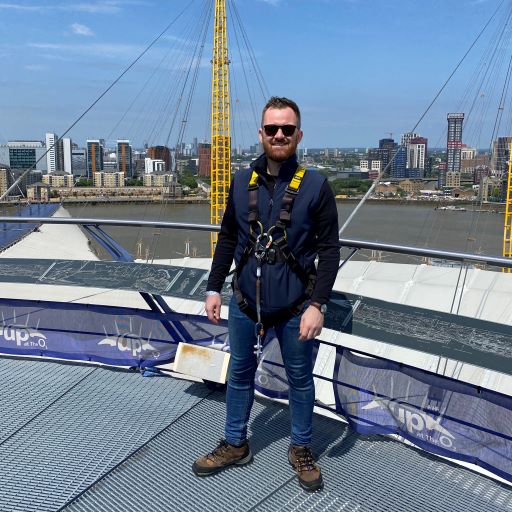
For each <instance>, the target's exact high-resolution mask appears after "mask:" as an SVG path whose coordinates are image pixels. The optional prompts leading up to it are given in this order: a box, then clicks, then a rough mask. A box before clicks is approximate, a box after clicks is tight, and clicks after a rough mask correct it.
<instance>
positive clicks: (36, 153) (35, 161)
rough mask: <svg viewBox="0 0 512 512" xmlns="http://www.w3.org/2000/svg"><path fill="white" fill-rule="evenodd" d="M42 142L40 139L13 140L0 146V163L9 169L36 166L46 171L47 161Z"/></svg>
mask: <svg viewBox="0 0 512 512" xmlns="http://www.w3.org/2000/svg"><path fill="white" fill-rule="evenodd" d="M45 153H46V147H45V145H44V142H42V141H40V140H13V141H9V142H7V144H6V145H2V146H0V163H2V164H5V165H7V166H8V167H10V168H11V169H20V170H21V169H23V170H25V169H31V168H34V167H35V168H36V169H37V170H40V171H46V169H47V161H46V158H43V157H44V155H45Z"/></svg>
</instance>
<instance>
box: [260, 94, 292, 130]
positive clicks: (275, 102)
mask: <svg viewBox="0 0 512 512" xmlns="http://www.w3.org/2000/svg"><path fill="white" fill-rule="evenodd" d="M287 107H290V108H291V109H292V110H293V111H294V112H295V115H296V116H297V128H300V110H299V106H298V105H297V103H295V101H293V100H290V99H288V98H280V97H279V96H272V98H270V99H269V100H268V101H267V104H266V105H265V106H264V107H263V112H262V113H261V124H262V125H263V117H264V116H265V112H266V111H267V110H268V109H269V108H279V109H282V108H287Z"/></svg>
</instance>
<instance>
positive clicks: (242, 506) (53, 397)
mask: <svg viewBox="0 0 512 512" xmlns="http://www.w3.org/2000/svg"><path fill="white" fill-rule="evenodd" d="M0 389H1V390H2V391H1V394H0V414H1V418H2V420H1V425H2V429H1V430H0V460H1V461H2V464H1V465H0V511H2V512H4V511H5V512H7V511H24V512H25V511H27V512H28V511H38V512H44V511H57V510H65V511H66V512H72V511H73V512H74V511H87V512H92V511H98V512H100V511H101V512H108V511H119V512H130V511H140V510H155V511H156V510H158V511H171V510H172V511H176V510H189V511H191V512H192V511H217V510H218V511H234V510H240V511H242V510H243V511H250V510H257V511H278V510H279V511H287V512H292V511H306V510H312V511H313V510H314V511H315V512H316V511H334V510H336V511H338V510H339V511H344V512H356V511H357V512H380V511H417V510H421V511H429V512H430V511H432V512H433V511H436V512H442V511H459V510H460V511H464V512H472V511H478V512H480V511H482V512H486V511H489V512H490V511H502V510H503V511H512V488H510V487H508V486H505V485H502V484H500V483H497V482H495V481H493V480H491V479H488V478H485V477H483V476H481V475H479V474H476V473H473V472H471V471H469V470H466V469H463V468H461V467H460V466H457V465H454V464H451V463H448V462H445V461H443V460H441V459H439V458H437V457H434V456H431V455H429V454H427V453H425V452H421V451H419V450H415V449H413V448H410V447H407V446H405V445H403V444H401V443H398V442H395V441H392V440H389V439H387V438H384V437H380V436H372V437H366V436H360V435H357V434H355V433H354V432H352V431H351V430H350V429H349V428H348V427H346V426H345V425H344V424H342V423H340V422H337V421H334V420H329V419H327V418H324V417H321V416H315V419H314V421H315V425H314V427H315V433H316V435H315V444H314V447H313V448H314V451H315V452H316V453H317V454H319V455H320V465H321V467H322V471H323V474H324V479H325V489H324V490H323V491H322V492H320V493H314V494H308V493H305V492H303V491H302V490H301V489H300V488H299V486H298V484H297V481H296V478H295V476H294V474H293V471H292V470H291V468H290V466H289V465H288V463H287V460H286V451H287V446H288V432H289V419H288V410H287V408H286V407H282V406H281V405H279V404H276V403H273V402H268V401H258V400H257V401H256V402H255V406H254V409H253V414H252V418H251V426H250V435H251V447H252V450H253V452H254V455H255V459H254V462H253V463H252V464H250V465H248V466H245V467H235V468H231V469H229V470H228V471H225V472H224V473H221V474H219V475H216V476H213V477H210V478H205V479H198V478H195V477H194V475H193V474H192V471H191V468H190V466H191V463H192V461H193V460H194V458H195V457H196V456H198V455H200V454H202V453H203V452H205V451H209V450H210V449H211V448H212V447H213V446H214V445H215V444H216V442H217V441H218V439H219V438H220V437H221V434H222V425H223V421H224V402H223V400H224V397H223V394H222V393H220V392H214V393H211V392H209V391H208V390H207V389H206V387H205V386H203V385H201V384H194V383H190V382H187V381H181V380H175V379H172V378H169V377H153V378H143V377H141V376H140V375H139V374H137V373H131V372H126V371H114V370H109V369H105V368H91V367H86V366H75V365H69V364H59V363H50V362H42V361H37V362H35V361H27V360H25V361H20V360H14V359H0Z"/></svg>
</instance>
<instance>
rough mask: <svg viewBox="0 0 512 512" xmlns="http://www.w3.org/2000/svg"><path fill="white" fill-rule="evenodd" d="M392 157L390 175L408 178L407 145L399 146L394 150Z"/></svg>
mask: <svg viewBox="0 0 512 512" xmlns="http://www.w3.org/2000/svg"><path fill="white" fill-rule="evenodd" d="M391 158H392V159H393V161H392V163H391V172H390V173H389V175H390V176H391V177H392V178H397V179H403V178H407V172H406V169H407V147H406V146H402V145H400V146H398V147H397V148H396V149H394V150H393V153H392V157H391Z"/></svg>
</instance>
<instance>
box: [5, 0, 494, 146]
mask: <svg viewBox="0 0 512 512" xmlns="http://www.w3.org/2000/svg"><path fill="white" fill-rule="evenodd" d="M196 3H197V2H196ZM314 3H315V9H314V16H311V14H312V9H311V7H310V6H311V2H308V3H306V2H304V1H300V0H298V1H295V2H294V3H293V8H292V7H291V5H292V4H291V2H290V1H285V0H282V1H279V0H273V1H270V0H267V1H262V0H258V1H248V0H246V1H241V2H239V3H238V4H239V5H238V9H239V12H240V14H241V16H242V18H243V20H244V26H245V27H246V29H247V34H248V37H249V39H250V40H251V45H252V47H253V49H254V52H255V54H256V57H257V59H258V63H259V66H260V68H261V70H262V74H263V77H264V79H265V82H266V84H267V85H268V89H269V92H270V94H280V95H283V94H284V95H286V94H287V95H289V96H292V97H293V98H294V99H296V100H297V101H298V103H299V105H300V106H301V107H302V112H303V128H304V131H305V137H304V142H303V144H302V147H323V146H327V147H372V146H374V145H375V141H376V140H379V139H381V138H384V137H386V136H388V133H390V132H391V133H394V134H395V138H397V136H398V134H400V133H405V132H408V131H410V130H411V129H412V127H413V126H414V124H415V122H416V121H417V119H418V118H419V115H420V114H421V112H422V110H423V109H424V108H425V107H426V106H427V105H428V103H429V102H430V100H431V99H432V97H433V96H434V94H435V92H436V91H437V90H438V89H439V87H440V85H441V84H442V83H443V81H444V80H445V79H446V77H447V76H448V75H449V73H450V72H451V71H452V70H453V68H454V66H455V64H456V62H457V61H458V60H459V59H460V57H461V56H462V55H463V53H464V51H465V50H466V49H467V48H468V47H469V45H470V44H471V42H472V41H473V40H474V38H475V36H476V35H477V34H478V32H479V31H480V30H481V28H482V26H483V24H484V20H486V19H487V18H488V17H490V15H491V13H492V12H493V11H494V10H495V9H496V6H497V5H498V3H497V2H496V1H494V0H486V1H472V0H468V1H465V2H463V7H464V8H463V9H460V6H461V2H460V0H459V1H457V2H455V0H448V1H445V2H443V3H442V4H441V3H437V4H436V5H434V6H433V8H431V9H425V8H424V6H423V4H422V3H421V2H419V0H413V1H405V0H404V1H402V0H399V1H396V2H383V3H379V4H378V5H373V4H372V5H370V2H366V1H364V0H360V1H353V0H346V1H340V2H332V1H327V0H325V1H317V2H314ZM184 5H185V3H184V2H183V3H181V2H180V3H178V4H177V5H174V6H168V5H167V6H164V5H161V4H158V3H156V2H149V1H148V2H143V1H122V0H119V1H98V2H91V3H89V4H79V3H74V2H71V3H68V4H54V5H45V4H44V3H42V2H18V3H0V12H2V17H3V19H4V20H5V23H4V29H3V32H4V36H5V39H4V41H2V42H1V43H0V54H1V55H2V57H3V60H4V65H5V66H7V67H8V68H9V69H10V70H11V72H10V73H8V74H5V75H4V76H2V78H0V114H1V115H2V118H4V119H6V120H7V122H6V123H4V126H3V127H2V128H1V129H0V143H6V142H7V140H12V139H23V138H28V139H33V138H34V135H35V134H37V133H41V134H42V133H45V132H46V131H52V132H55V133H59V134H61V133H63V131H64V130H65V129H66V128H67V127H68V126H69V125H70V124H71V122H72V121H74V120H75V119H76V118H77V117H78V115H79V114H80V113H81V112H83V110H84V109H85V108H86V107H87V105H88V104H90V103H91V102H92V101H93V100H94V98H95V97H97V96H98V95H99V93H100V92H101V91H103V90H104V89H105V87H106V86H107V85H108V84H109V83H110V82H111V81H112V80H113V79H114V78H115V77H116V76H117V75H118V74H119V72H120V71H121V70H122V69H123V68H124V67H126V65H127V64H128V63H130V62H131V61H132V60H133V59H134V58H135V57H136V56H137V54H138V53H140V51H141V50H142V49H143V48H144V47H145V46H146V44H147V43H148V42H149V41H151V39H152V38H153V37H154V36H155V35H156V34H157V33H158V32H159V31H161V29H162V28H163V27H164V26H165V21H168V20H172V19H173V18H174V17H176V16H177V15H178V14H179V10H180V9H183V7H184ZM450 5H452V7H455V6H457V7H458V9H453V10H452V9H450ZM308 6H309V8H308ZM452 11H453V12H452ZM283 19H284V20H286V23H283ZM163 20H165V21H163ZM187 20H188V18H187V17H186V15H185V14H184V15H183V17H182V18H180V23H182V26H177V27H176V28H171V30H170V31H169V32H168V33H167V34H166V36H165V39H164V40H163V41H162V42H160V43H158V44H157V45H156V46H155V49H154V50H155V52H154V54H151V55H150V54H149V53H148V56H147V59H145V60H144V61H143V62H141V63H140V66H139V67H135V68H134V70H133V71H132V72H130V73H129V74H128V75H127V76H126V77H125V80H123V81H122V82H121V83H120V84H119V85H118V86H116V88H114V89H113V90H112V91H111V93H110V94H109V95H107V96H106V97H105V98H104V99H103V100H102V101H101V102H100V103H99V104H98V106H97V107H96V109H95V110H94V111H93V112H92V113H91V114H90V115H89V116H86V118H84V120H83V121H82V122H80V123H79V124H78V125H77V126H76V127H75V128H74V129H73V130H72V131H71V132H70V133H69V134H68V135H67V136H69V137H71V138H72V139H73V140H78V141H82V140H86V139H88V138H93V137H97V136H99V134H101V136H103V137H105V138H106V139H107V140H117V139H129V140H132V141H133V144H134V147H140V146H142V145H143V143H144V142H148V143H149V144H150V145H156V144H165V143H166V140H165V139H166V137H167V135H168V128H167V127H166V126H165V123H163V122H162V123H161V126H160V125H159V126H156V125H158V124H159V123H160V120H159V119H158V112H153V111H152V112H150V111H149V109H148V110H147V111H146V112H145V113H146V114H147V119H141V122H140V123H137V121H136V120H135V121H134V120H133V119H130V114H128V115H127V116H126V118H125V119H123V115H124V114H125V112H126V107H127V106H128V104H129V103H130V102H131V101H132V99H133V98H134V97H135V96H136V95H137V93H138V91H139V90H140V87H141V85H142V84H143V82H144V80H146V79H147V77H148V76H149V73H151V72H152V70H154V68H155V66H156V65H157V64H158V62H159V61H161V60H162V57H163V55H164V52H165V51H167V50H166V49H167V46H166V45H167V44H168V43H169V42H171V41H173V40H175V39H177V38H178V37H179V34H181V32H180V31H183V30H184V29H185V28H186V27H185V25H186V23H187ZM306 22H307V23H308V25H307V26H308V28H309V30H310V31H311V30H312V32H313V33H314V37H306V38H304V33H305V32H304V30H305V27H306V25H305V24H306ZM228 24H229V21H228ZM232 24H234V22H233V23H232ZM178 25H179V23H178ZM22 26H24V27H25V28H26V30H21V29H20V28H21V27H22ZM301 26H304V30H301V29H300V27H301ZM297 27H299V30H297ZM176 34H178V35H176ZM276 34H279V39H278V40H277V41H275V35H276ZM304 39H306V40H307V44H304ZM455 42H456V44H455ZM236 43H237V41H236V40H235V39H234V38H232V40H231V46H232V51H231V58H232V64H231V71H232V77H233V87H232V97H233V103H234V104H235V103H236V102H237V101H239V103H240V105H241V106H240V109H239V110H236V109H235V108H234V113H233V117H234V125H235V132H236V133H235V134H234V138H235V136H236V137H238V140H234V142H235V144H236V145H238V144H241V145H242V146H246V147H248V145H250V144H253V143H254V142H253V141H254V139H255V135H256V126H257V125H256V124H255V122H253V121H254V117H256V118H257V117H258V112H259V111H260V109H261V105H262V104H263V101H264V98H263V96H262V95H260V96H259V97H258V98H254V100H253V103H251V102H249V101H246V102H245V103H244V101H243V100H242V94H241V90H242V89H243V87H245V85H244V84H243V81H242V80H240V76H241V74H242V73H241V66H240V58H239V56H238V55H237V53H236ZM276 43H277V44H276ZM481 43H482V44H481V45H480V48H478V47H475V52H474V54H472V55H470V57H468V61H467V64H468V69H466V70H465V71H464V70H461V78H460V80H462V82H460V81H459V82H457V81H456V82H454V84H453V87H449V88H447V90H446V94H444V95H443V96H442V97H441V98H440V100H439V102H438V104H436V105H435V106H434V108H433V109H432V111H431V113H430V114H429V116H427V118H426V119H425V121H424V122H423V123H422V124H421V125H420V126H419V127H418V129H417V131H418V132H421V133H424V134H427V136H429V139H430V140H431V144H432V146H433V147H442V146H443V139H444V138H445V136H446V135H445V130H446V127H445V120H444V115H445V113H446V112H447V111H461V109H458V108H456V105H457V103H458V102H460V90H461V83H462V84H464V82H463V79H464V77H466V78H467V74H468V73H469V72H470V67H471V64H472V63H473V64H474V62H475V61H476V60H477V58H478V56H479V55H478V52H477V50H480V53H481V51H482V50H483V48H484V47H485V40H484V38H482V42H481ZM477 46H478V45H477ZM422 47H424V48H427V49H428V50H422V51H421V52H420V53H421V59H422V64H423V65H422V67H419V66H417V62H416V59H415V58H414V57H415V56H418V52H419V48H422ZM204 52H205V53H204V56H203V58H202V63H201V66H200V68H201V70H200V71H201V73H200V74H201V75H204V76H203V77H202V78H199V81H198V93H197V96H198V97H197V98H195V99H194V105H195V106H193V107H192V109H191V111H190V116H189V123H188V126H187V131H186V138H188V140H190V139H191V138H192V137H193V136H198V137H199V139H202V140H204V139H206V140H207V139H208V138H209V127H208V123H209V115H205V114H204V112H209V108H208V101H209V98H208V92H207V91H209V89H208V87H207V84H208V80H209V58H210V53H211V44H210V42H209V40H208V39H207V40H206V44H205V50H204ZM239 55H242V57H243V56H244V54H243V52H241V53H240V54H239ZM176 59H177V57H176ZM176 59H175V60H176ZM167 62H168V61H166V63H167ZM397 67H398V70H399V71H398V72H396V70H395V69H396V68H397ZM173 72H176V70H174V71H173V70H172V69H166V70H165V73H166V74H167V77H168V79H169V81H172V77H173ZM155 76H157V77H158V76H160V75H155ZM237 76H238V78H236V77H237ZM249 78H250V79H252V81H255V77H254V76H253V77H249ZM236 80H238V82H237V81H236ZM156 81H157V82H159V87H160V89H158V91H161V94H159V95H158V96H157V97H158V98H160V99H162V98H164V97H165V94H164V89H165V87H164V85H165V81H162V83H161V84H160V79H156ZM457 84H458V86H457ZM237 87H238V88H237ZM457 87H458V88H457ZM155 91H156V89H155V90H154V91H153V92H155ZM158 91H157V92H158ZM287 91H293V93H290V92H287ZM146 92H147V91H146ZM141 101H142V100H141ZM234 107H235V106H234ZM156 108H157V107H156V106H155V109H156ZM250 111H253V112H250ZM254 114H255V115H254ZM152 116H153V117H152ZM154 116H156V117H154ZM237 116H238V118H239V119H237ZM139 119H140V118H139ZM482 122H485V120H484V121H482ZM238 123H239V124H238ZM139 124H140V125H143V124H145V125H146V126H144V127H143V126H139ZM239 126H240V129H239V128H238V127H239ZM155 127H156V128H158V129H155ZM240 134H242V135H240ZM109 135H110V137H109ZM35 138H38V137H35ZM438 141H439V142H438ZM175 142H176V141H175V140H174V141H173V140H172V139H171V140H170V142H169V145H170V146H172V145H174V143H175ZM466 142H467V143H468V144H469V145H475V142H478V141H472V140H469V141H466ZM479 142H480V143H479V144H478V145H477V146H478V147H480V148H486V147H488V146H489V141H487V140H486V138H485V136H482V139H481V140H480V141H479ZM80 145H81V144H80Z"/></svg>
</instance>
